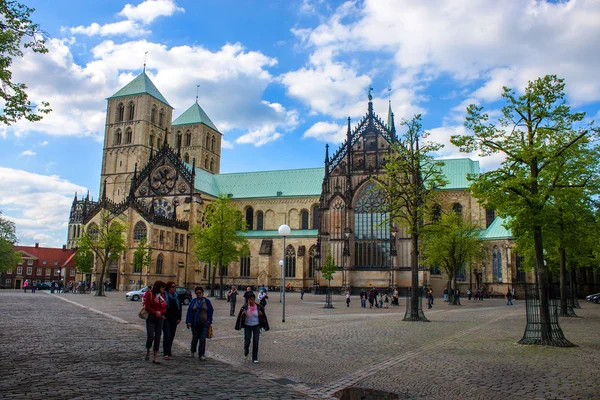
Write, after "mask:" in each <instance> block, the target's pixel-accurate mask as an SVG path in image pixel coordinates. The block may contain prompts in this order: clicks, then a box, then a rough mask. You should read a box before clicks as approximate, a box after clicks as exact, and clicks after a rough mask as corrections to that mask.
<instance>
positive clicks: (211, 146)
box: [210, 135, 215, 153]
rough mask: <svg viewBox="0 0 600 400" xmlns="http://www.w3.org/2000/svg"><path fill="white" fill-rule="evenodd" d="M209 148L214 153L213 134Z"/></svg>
mask: <svg viewBox="0 0 600 400" xmlns="http://www.w3.org/2000/svg"><path fill="white" fill-rule="evenodd" d="M210 150H211V151H212V152H213V153H214V152H215V136H214V135H213V137H212V143H211V145H210Z"/></svg>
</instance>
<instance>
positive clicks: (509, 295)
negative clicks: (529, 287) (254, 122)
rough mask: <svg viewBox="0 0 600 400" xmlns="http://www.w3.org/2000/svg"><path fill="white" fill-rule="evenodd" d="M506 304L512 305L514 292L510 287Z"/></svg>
mask: <svg viewBox="0 0 600 400" xmlns="http://www.w3.org/2000/svg"><path fill="white" fill-rule="evenodd" d="M506 305H507V306H512V305H513V303H512V292H511V291H510V289H509V290H508V292H506Z"/></svg>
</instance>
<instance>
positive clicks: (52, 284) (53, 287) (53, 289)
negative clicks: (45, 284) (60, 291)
mask: <svg viewBox="0 0 600 400" xmlns="http://www.w3.org/2000/svg"><path fill="white" fill-rule="evenodd" d="M55 290H56V282H55V281H52V283H50V294H54V291H55Z"/></svg>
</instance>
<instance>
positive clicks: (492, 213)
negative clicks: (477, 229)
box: [485, 209, 496, 228]
mask: <svg viewBox="0 0 600 400" xmlns="http://www.w3.org/2000/svg"><path fill="white" fill-rule="evenodd" d="M494 219H496V210H493V209H492V210H488V209H486V210H485V227H486V228H487V227H489V226H490V225H491V224H492V222H494Z"/></svg>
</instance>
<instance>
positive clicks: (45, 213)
mask: <svg viewBox="0 0 600 400" xmlns="http://www.w3.org/2000/svg"><path fill="white" fill-rule="evenodd" d="M86 190H87V189H86V188H84V187H82V186H79V185H76V184H74V183H71V182H69V181H66V180H64V179H61V178H60V177H59V176H56V175H39V174H33V173H30V172H26V171H22V170H17V169H11V168H4V167H0V209H2V210H3V214H4V215H5V216H6V217H7V218H8V219H10V220H12V221H13V222H15V224H16V227H17V235H18V237H19V242H20V243H21V244H25V245H27V244H33V243H35V242H40V241H41V242H42V245H48V246H61V245H62V244H63V243H64V242H65V241H66V234H67V219H68V216H69V211H70V208H71V204H72V202H73V195H74V193H75V192H79V193H84V192H85V191H86Z"/></svg>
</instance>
